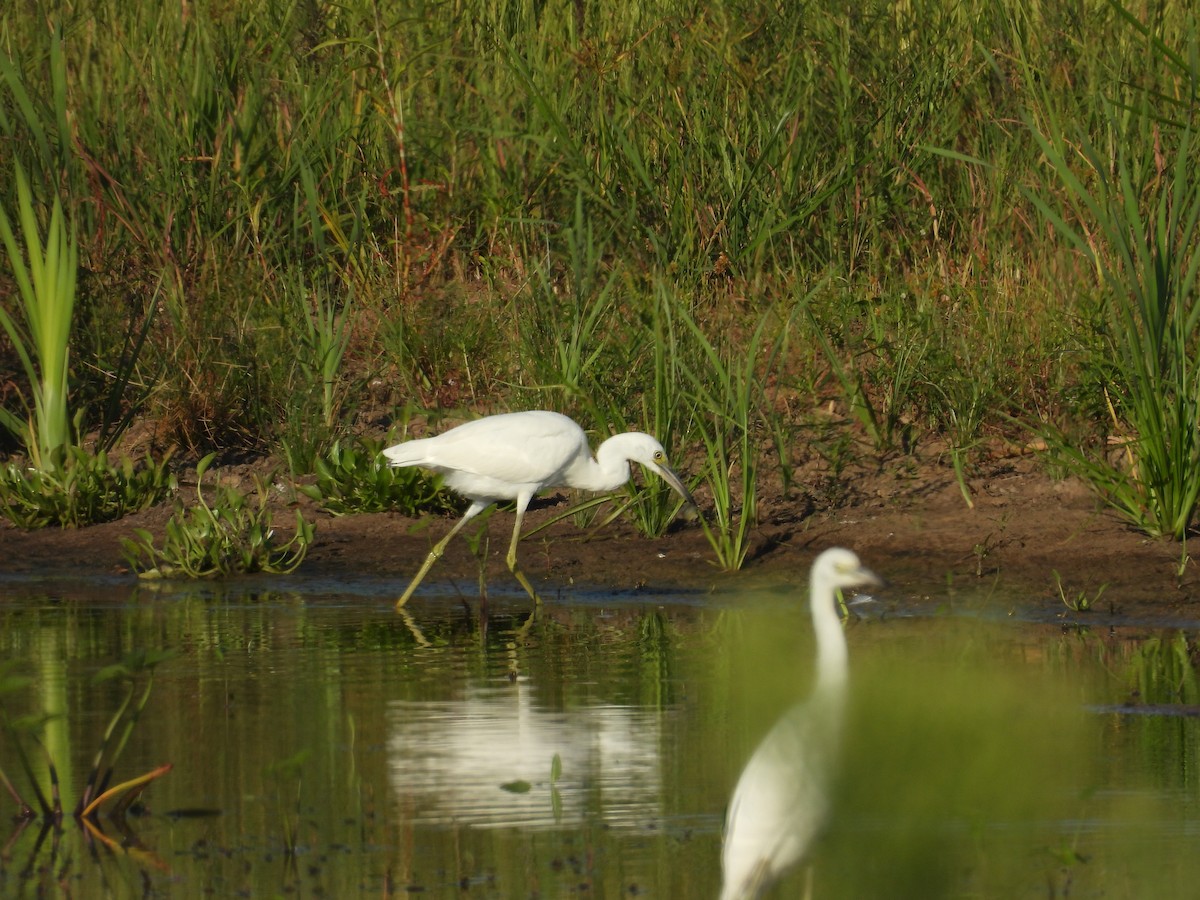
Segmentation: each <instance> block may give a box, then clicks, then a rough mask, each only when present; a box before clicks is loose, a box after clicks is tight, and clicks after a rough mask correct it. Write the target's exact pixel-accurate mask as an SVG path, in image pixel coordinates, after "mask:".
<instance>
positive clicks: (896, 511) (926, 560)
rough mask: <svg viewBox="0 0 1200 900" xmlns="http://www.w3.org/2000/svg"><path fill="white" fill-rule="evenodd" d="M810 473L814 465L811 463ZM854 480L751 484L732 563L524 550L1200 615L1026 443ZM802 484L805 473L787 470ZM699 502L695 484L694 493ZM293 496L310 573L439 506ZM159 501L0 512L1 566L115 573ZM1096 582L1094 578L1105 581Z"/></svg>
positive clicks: (574, 542) (470, 575)
mask: <svg viewBox="0 0 1200 900" xmlns="http://www.w3.org/2000/svg"><path fill="white" fill-rule="evenodd" d="M808 476H809V477H811V478H812V479H813V481H812V482H810V483H815V482H816V480H818V476H817V475H816V474H814V473H808ZM845 479H846V482H847V483H852V484H853V490H852V491H843V496H842V497H841V502H839V503H837V504H829V505H822V504H821V503H819V502H817V501H816V500H815V499H814V495H813V493H812V492H809V491H806V490H804V489H803V488H799V489H797V490H796V491H795V492H794V494H793V496H791V497H787V498H785V497H783V496H778V495H777V496H768V497H764V498H762V499H761V500H760V520H761V522H762V524H761V525H760V526H759V528H758V529H757V530H756V531H755V533H754V546H753V548H752V550H751V552H750V556H749V558H748V559H747V562H746V564H745V566H744V567H743V569H742V570H741V571H740V572H737V573H725V572H722V571H720V570H719V569H718V568H717V567H716V566H715V565H713V564H712V561H713V559H714V555H713V551H712V549H711V548H710V547H709V545H708V543H707V541H706V540H705V537H704V535H703V533H702V531H701V530H700V528H699V526H698V525H697V524H695V523H692V524H684V523H676V524H675V525H673V526H672V528H671V529H670V530H669V531H668V533H667V534H666V535H664V536H663V537H661V538H657V539H647V538H644V537H642V536H641V535H640V534H638V533H637V532H636V530H635V529H634V528H633V526H632V525H631V524H630V523H628V522H627V521H624V520H617V521H615V522H613V523H611V524H609V525H608V526H606V527H605V528H604V529H602V530H600V531H598V532H593V533H590V534H589V533H586V532H583V531H581V530H580V529H579V528H578V527H576V526H575V525H574V524H573V523H572V522H571V521H570V520H569V519H567V520H564V521H561V522H558V523H555V524H554V525H552V526H551V527H550V528H548V529H546V530H545V531H543V532H539V533H538V534H536V535H534V536H532V537H528V538H526V539H525V540H524V541H523V542H522V545H521V560H522V566H523V568H524V569H525V571H526V572H527V573H528V575H529V577H530V578H531V580H532V581H533V582H534V583H535V585H536V586H538V589H539V591H544V592H545V594H546V595H547V596H554V595H556V594H561V593H562V592H569V591H571V590H578V589H584V588H586V589H588V590H611V591H618V592H630V591H638V590H645V589H653V590H661V589H668V588H671V587H682V588H687V589H693V590H695V589H699V590H707V589H715V590H737V589H741V588H743V587H745V586H751V585H756V584H777V583H780V582H783V581H787V580H794V581H797V582H802V581H803V579H804V578H805V573H806V572H807V569H808V564H809V562H810V561H811V560H812V558H813V557H814V556H815V555H816V554H817V553H818V552H819V551H820V550H821V549H823V548H825V547H828V546H832V545H843V546H847V547H850V548H852V549H854V550H856V551H858V552H859V554H860V555H861V556H862V557H863V559H864V560H865V561H866V562H867V563H868V564H869V565H871V566H872V567H873V568H875V569H876V570H877V571H879V572H880V573H881V574H882V575H884V577H885V578H887V579H888V581H889V583H890V585H891V590H890V592H889V593H890V594H891V595H892V597H893V598H894V602H896V603H900V604H903V603H905V602H906V601H907V600H911V601H915V600H916V599H917V598H919V597H920V596H922V595H924V594H925V593H927V592H930V591H937V590H941V589H944V588H945V586H946V584H947V582H948V581H949V580H953V582H954V583H956V584H961V585H968V584H972V583H976V584H981V583H982V580H990V581H994V582H998V583H1002V584H1003V585H1004V587H1005V590H1006V591H1007V592H1010V593H1011V592H1021V593H1022V594H1024V595H1025V596H1026V597H1027V599H1028V601H1029V603H1031V604H1032V605H1033V606H1035V607H1038V606H1040V607H1042V608H1043V609H1044V611H1045V612H1046V614H1047V615H1049V614H1050V613H1051V612H1053V611H1054V610H1058V611H1059V612H1060V613H1061V612H1062V611H1064V610H1066V606H1064V604H1063V603H1062V599H1061V598H1060V596H1059V594H1058V590H1057V587H1056V584H1057V581H1056V577H1055V573H1057V574H1058V577H1059V578H1061V583H1062V586H1063V590H1064V592H1065V593H1066V595H1067V597H1068V599H1072V600H1074V599H1077V598H1080V597H1083V598H1094V597H1096V596H1097V595H1100V598H1101V601H1100V603H1098V604H1097V606H1096V609H1095V610H1093V614H1094V615H1095V617H1096V618H1095V619H1094V620H1095V621H1097V622H1099V621H1101V620H1103V618H1104V617H1105V616H1108V617H1112V616H1114V615H1118V616H1119V615H1125V616H1128V615H1131V614H1134V615H1136V616H1138V617H1139V618H1140V617H1143V616H1148V617H1151V618H1160V619H1167V620H1184V621H1190V620H1200V603H1197V600H1198V599H1200V578H1198V573H1197V566H1196V565H1195V564H1194V563H1193V562H1191V561H1190V560H1188V561H1187V562H1186V565H1184V566H1183V573H1182V575H1181V576H1180V575H1179V574H1178V573H1179V570H1180V566H1181V561H1182V560H1183V559H1184V548H1183V547H1181V546H1180V545H1179V544H1176V543H1173V542H1171V541H1162V540H1153V539H1150V538H1147V537H1146V536H1145V535H1143V534H1141V533H1140V532H1138V531H1136V530H1134V529H1133V528H1131V527H1129V526H1128V525H1127V524H1125V523H1124V522H1123V521H1122V520H1121V519H1120V518H1119V517H1118V516H1117V515H1116V514H1115V513H1113V512H1112V511H1110V510H1108V509H1106V508H1105V507H1104V505H1103V504H1102V503H1101V502H1100V500H1099V499H1098V498H1097V497H1096V496H1095V495H1094V494H1093V493H1092V492H1091V491H1090V490H1089V489H1088V488H1087V487H1086V486H1085V485H1083V484H1082V483H1080V482H1078V481H1076V480H1074V479H1066V480H1061V481H1059V480H1054V479H1052V478H1050V477H1049V476H1048V475H1047V474H1045V472H1044V471H1043V470H1042V469H1041V467H1040V466H1038V465H1037V464H1036V462H1035V461H1034V460H1032V459H1030V458H1028V457H1023V456H1013V457H1007V458H1001V459H996V460H993V461H991V462H990V463H988V464H987V466H986V467H984V468H982V470H981V471H978V472H977V473H976V474H975V475H974V477H972V478H971V479H970V480H969V481H968V483H967V484H968V488H969V491H970V495H971V499H972V502H973V504H974V507H973V508H971V507H968V505H967V503H966V501H965V500H964V498H963V496H962V493H961V491H960V488H959V485H958V483H957V481H956V480H955V477H954V473H953V471H952V470H950V469H949V467H947V466H943V465H938V464H936V463H935V464H925V465H921V466H917V467H915V468H914V467H913V466H912V465H911V463H905V464H901V465H890V466H889V465H881V466H879V467H878V468H877V469H876V470H874V471H872V472H864V471H859V472H855V473H853V475H847V476H845ZM798 482H799V483H800V484H803V483H804V480H803V479H798ZM565 502H566V498H565V495H564V494H562V493H559V494H555V493H553V492H551V493H550V494H548V495H547V497H546V498H545V500H544V501H543V502H542V503H541V504H540V506H539V507H538V508H536V509H531V511H530V514H529V516H528V517H527V529H533V528H536V527H537V526H538V525H539V524H541V523H542V522H545V521H546V520H547V519H548V518H550V517H552V516H553V515H555V514H556V513H557V512H560V511H561V510H562V508H563V504H564V503H565ZM701 505H702V506H703V498H701ZM301 508H302V510H303V512H304V514H305V516H306V518H308V519H309V520H315V521H316V523H317V532H316V538H315V541H314V543H313V545H312V546H311V548H310V550H309V553H308V556H307V558H306V559H305V561H304V563H303V564H302V565H301V567H300V569H299V570H298V572H299V574H301V575H306V576H314V577H320V578H324V579H334V580H336V579H337V578H339V577H350V576H363V575H367V576H375V577H379V578H385V579H386V578H394V579H395V583H396V586H397V590H398V591H399V590H402V589H403V587H404V585H405V584H407V579H408V578H409V577H411V575H412V573H413V572H414V571H415V568H416V567H417V566H418V565H419V563H420V561H421V559H422V558H423V556H424V554H425V553H426V552H427V550H428V548H429V546H430V544H431V542H432V541H433V540H436V539H437V537H439V536H440V535H442V534H444V533H445V529H446V528H448V527H449V526H450V524H451V521H452V520H451V519H450V518H448V517H447V518H444V519H438V520H435V521H432V522H430V523H428V527H420V525H418V522H417V521H416V520H412V519H407V518H405V517H402V516H399V515H393V514H387V513H379V514H360V515H352V516H342V517H333V516H330V515H328V514H326V513H323V512H321V511H320V510H319V509H317V508H316V507H315V506H313V505H311V504H309V503H308V502H307V501H304V502H303V505H302V507H301ZM170 512H171V509H170V504H162V505H160V506H158V507H156V508H154V509H151V510H148V511H146V512H143V513H139V514H137V515H133V516H127V517H126V518H124V519H121V520H119V521H117V522H112V523H107V524H104V525H96V526H91V527H87V528H80V529H62V530H60V529H42V530H38V531H29V532H27V531H22V530H20V529H17V528H14V527H13V526H11V525H9V524H7V523H4V524H2V525H0V576H7V577H9V578H10V579H11V578H17V579H21V580H25V579H38V578H42V577H49V578H61V577H66V578H72V579H87V578H100V577H111V576H127V577H129V578H130V579H132V578H133V576H132V575H131V574H129V573H128V570H127V568H126V564H125V560H124V557H123V555H122V552H121V542H120V538H121V537H122V536H131V535H132V532H133V529H134V528H146V529H149V530H150V531H151V532H152V533H154V534H156V535H158V534H161V532H162V528H163V526H164V524H165V522H166V521H167V518H168V517H169V515H170ZM291 519H292V514H291V513H290V511H289V510H288V509H286V508H280V509H279V510H278V511H277V513H276V516H275V523H276V525H277V526H278V527H280V528H281V529H284V528H286V527H287V523H288V522H289V521H290V520H291ZM511 521H512V520H511V518H510V517H509V514H508V513H506V512H504V511H499V512H497V513H496V514H495V516H494V518H493V519H492V520H491V522H490V531H489V544H490V547H489V559H488V566H487V569H488V571H487V577H488V579H489V583H495V584H496V585H497V586H501V585H506V584H507V582H508V581H510V580H511V576H510V575H509V574H508V573H507V571H506V570H505V567H504V562H503V555H504V552H505V550H506V549H507V544H508V535H509V528H510V527H511ZM478 576H479V563H478V561H477V560H476V559H475V557H474V556H472V554H471V552H470V549H469V547H468V545H467V542H466V541H464V540H461V539H458V538H456V539H455V540H454V541H452V542H451V545H450V547H449V548H448V549H447V552H446V555H445V557H444V558H443V559H442V560H441V561H440V562H439V563H438V566H437V568H435V569H434V572H433V574H432V575H431V578H432V579H434V580H438V579H442V580H444V579H449V578H453V579H454V580H455V581H456V582H457V583H459V584H460V585H461V584H463V583H465V584H468V585H474V584H475V582H476V580H477V579H478ZM1102 589H1103V592H1102V593H1101V591H1102Z"/></svg>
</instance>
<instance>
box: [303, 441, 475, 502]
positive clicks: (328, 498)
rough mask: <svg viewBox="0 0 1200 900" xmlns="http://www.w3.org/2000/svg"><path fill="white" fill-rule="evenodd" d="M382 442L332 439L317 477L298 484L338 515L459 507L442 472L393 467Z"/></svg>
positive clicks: (318, 463) (320, 463) (319, 458)
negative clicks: (439, 474) (434, 475)
mask: <svg viewBox="0 0 1200 900" xmlns="http://www.w3.org/2000/svg"><path fill="white" fill-rule="evenodd" d="M383 447H384V442H383V441H377V440H374V439H372V438H369V437H357V438H353V439H351V440H348V441H346V442H345V443H343V442H342V441H334V442H333V444H332V445H331V446H330V448H329V450H327V451H326V452H325V454H324V456H321V457H318V458H317V460H316V462H315V466H314V467H315V469H316V473H317V480H316V482H315V483H313V484H306V485H299V486H297V488H296V490H298V491H299V492H300V493H302V494H304V495H305V496H306V497H310V498H312V499H313V500H316V501H317V503H319V504H320V506H321V508H322V509H324V510H325V511H326V512H329V513H332V514H333V515H335V516H341V515H345V514H346V513H364V512H398V513H402V514H404V515H408V516H412V515H416V514H418V513H423V512H430V511H435V510H437V511H453V510H456V509H457V508H458V507H457V504H456V502H455V500H454V498H453V497H452V496H450V495H449V494H447V493H446V492H445V491H443V490H442V489H441V479H440V478H429V477H428V476H426V475H424V474H423V473H422V472H420V471H419V470H417V469H414V468H401V469H393V468H392V467H390V466H389V465H388V464H387V462H386V460H384V458H383V454H382V451H383Z"/></svg>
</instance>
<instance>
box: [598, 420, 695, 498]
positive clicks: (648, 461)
mask: <svg viewBox="0 0 1200 900" xmlns="http://www.w3.org/2000/svg"><path fill="white" fill-rule="evenodd" d="M596 459H597V460H598V461H599V462H600V464H601V465H602V466H604V465H605V464H606V462H607V461H608V460H610V459H619V460H620V461H621V462H622V463H625V464H628V463H631V462H635V463H640V464H641V465H643V466H645V467H646V468H647V469H649V470H650V471H651V472H653V473H654V474H655V475H657V476H658V477H659V478H661V479H662V480H663V481H665V482H666V483H667V484H669V485H670V486H671V487H672V488H674V490H675V491H676V492H677V493H678V494H679V496H681V497H682V498H683V499H684V502H685V503H686V504H687V505H688V507H691V508H693V509H694V508H695V506H696V501H695V500H693V499H692V493H691V491H689V490H688V489H687V485H686V484H684V483H683V479H682V478H680V477H679V473H678V472H676V471H675V470H674V469H672V468H671V466H670V464H669V463H668V462H667V451H666V450H664V449H663V445H662V444H660V443H659V442H658V441H657V440H656V439H655V438H654V437H652V436H650V435H648V434H644V433H643V432H640V431H627V432H625V433H624V434H616V435H613V436H612V437H610V438H609V439H608V440H607V441H605V442H604V443H603V444H601V445H600V448H599V449H598V450H597V451H596Z"/></svg>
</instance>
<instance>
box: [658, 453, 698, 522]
mask: <svg viewBox="0 0 1200 900" xmlns="http://www.w3.org/2000/svg"><path fill="white" fill-rule="evenodd" d="M657 470H658V474H659V475H661V476H662V480H663V481H665V482H666V483H667V484H669V485H670V486H671V487H672V488H674V489H675V492H676V493H677V494H679V496H680V497H682V498H683V506H682V507H681V508H680V510H679V517H680V518H681V519H683V520H684V521H685V522H691V521H692V520H693V519H695V518H696V517H697V516H698V515H699V514H700V511H699V510H698V509H697V508H696V500H695V498H694V497H692V492H691V491H689V490H688V489H687V485H686V484H684V483H683V479H682V478H680V477H679V473H678V472H676V471H675V470H674V469H672V468H671V467H670V466H666V465H659V466H657Z"/></svg>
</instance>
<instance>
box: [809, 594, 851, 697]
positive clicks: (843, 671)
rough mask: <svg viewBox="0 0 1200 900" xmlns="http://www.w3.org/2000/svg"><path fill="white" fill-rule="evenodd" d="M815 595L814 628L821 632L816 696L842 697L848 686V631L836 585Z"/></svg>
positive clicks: (813, 609) (813, 601) (818, 636)
mask: <svg viewBox="0 0 1200 900" xmlns="http://www.w3.org/2000/svg"><path fill="white" fill-rule="evenodd" d="M812 590H813V591H814V593H813V594H812V595H811V600H810V602H811V603H812V615H813V628H814V630H815V631H816V635H817V683H816V688H815V690H814V692H813V693H814V694H815V695H816V696H828V697H840V696H841V695H842V694H843V693H844V692H845V688H846V678H847V666H846V635H845V633H844V632H843V631H842V623H841V620H840V619H839V618H838V614H837V607H836V605H835V598H834V593H833V591H832V589H826V590H823V591H820V595H819V596H818V593H817V590H818V589H817V586H816V585H813V586H812Z"/></svg>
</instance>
